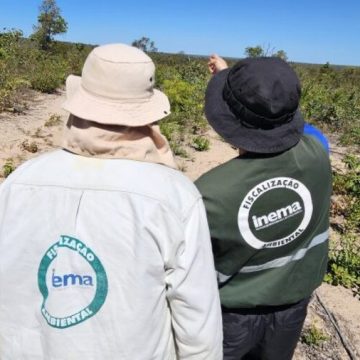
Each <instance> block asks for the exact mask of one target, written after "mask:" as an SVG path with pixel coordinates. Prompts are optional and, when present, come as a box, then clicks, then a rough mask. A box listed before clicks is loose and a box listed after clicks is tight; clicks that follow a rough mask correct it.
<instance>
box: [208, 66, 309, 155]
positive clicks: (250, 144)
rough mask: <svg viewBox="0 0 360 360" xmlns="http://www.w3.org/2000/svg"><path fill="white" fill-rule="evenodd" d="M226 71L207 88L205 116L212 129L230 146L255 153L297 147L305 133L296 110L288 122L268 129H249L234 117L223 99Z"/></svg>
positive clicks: (266, 152) (219, 74) (300, 116)
mask: <svg viewBox="0 0 360 360" xmlns="http://www.w3.org/2000/svg"><path fill="white" fill-rule="evenodd" d="M229 71H230V69H226V70H223V71H221V72H219V73H218V74H216V75H215V76H213V77H212V79H211V80H210V82H209V84H208V86H207V89H206V94H205V115H206V118H207V120H208V122H209V124H210V125H211V126H212V127H213V128H214V130H215V131H216V132H217V133H218V134H219V135H221V136H222V137H223V138H224V139H225V140H226V141H227V142H229V143H230V144H231V145H233V146H235V147H237V148H241V149H244V150H246V151H250V152H255V153H263V154H269V153H277V152H281V151H285V150H287V149H289V148H291V147H292V146H294V145H296V144H297V143H298V141H299V140H300V137H301V135H302V134H303V130H304V119H303V117H302V115H301V113H300V111H299V110H297V111H296V112H295V114H294V117H293V119H292V120H291V121H290V122H288V123H286V124H283V125H281V126H278V127H275V128H273V129H270V130H264V129H255V128H248V127H246V126H244V125H243V124H242V123H241V122H240V121H239V120H238V119H237V118H236V116H235V115H234V114H233V113H232V112H231V110H230V109H229V106H228V105H227V104H226V102H225V101H224V99H223V89H224V85H225V82H226V79H227V76H228V73H229Z"/></svg>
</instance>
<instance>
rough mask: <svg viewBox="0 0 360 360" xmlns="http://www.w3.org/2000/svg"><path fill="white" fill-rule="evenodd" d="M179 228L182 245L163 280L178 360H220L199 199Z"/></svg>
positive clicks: (210, 269)
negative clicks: (182, 227) (182, 233)
mask: <svg viewBox="0 0 360 360" xmlns="http://www.w3.org/2000/svg"><path fill="white" fill-rule="evenodd" d="M183 226H184V237H185V239H184V243H183V246H182V247H181V251H178V254H177V255H176V256H175V260H174V267H173V269H170V270H169V271H167V278H166V281H167V288H168V301H169V304H170V308H171V314H172V326H173V329H174V336H175V341H176V348H177V353H178V359H179V360H183V359H186V360H190V359H191V360H202V359H204V360H205V359H206V360H221V359H222V358H223V354H222V320H221V308H220V300H219V293H218V288H217V282H216V275H215V269H214V261H213V255H212V251H211V243H210V235H209V229H208V224H207V220H206V214H205V209H204V205H203V202H202V201H201V199H199V200H198V201H197V202H196V204H195V205H194V206H193V207H192V209H191V211H190V214H189V215H188V216H187V217H186V219H185V221H184V224H183Z"/></svg>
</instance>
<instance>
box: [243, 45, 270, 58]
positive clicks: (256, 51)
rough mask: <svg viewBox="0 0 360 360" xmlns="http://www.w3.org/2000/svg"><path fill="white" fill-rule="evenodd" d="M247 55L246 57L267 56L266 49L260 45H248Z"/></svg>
mask: <svg viewBox="0 0 360 360" xmlns="http://www.w3.org/2000/svg"><path fill="white" fill-rule="evenodd" d="M245 55H246V57H260V56H265V51H264V49H263V48H262V47H261V46H260V45H258V46H254V47H252V46H248V47H247V48H245Z"/></svg>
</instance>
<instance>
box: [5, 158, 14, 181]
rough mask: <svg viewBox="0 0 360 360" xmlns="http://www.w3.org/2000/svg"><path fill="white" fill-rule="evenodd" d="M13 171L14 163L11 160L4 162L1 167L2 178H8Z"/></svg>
mask: <svg viewBox="0 0 360 360" xmlns="http://www.w3.org/2000/svg"><path fill="white" fill-rule="evenodd" d="M14 170H15V166H14V162H13V160H12V159H8V160H6V162H5V164H4V165H3V175H4V177H8V176H9V175H10V174H11V173H12V172H13V171H14Z"/></svg>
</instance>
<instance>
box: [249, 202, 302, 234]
mask: <svg viewBox="0 0 360 360" xmlns="http://www.w3.org/2000/svg"><path fill="white" fill-rule="evenodd" d="M302 211H303V209H302V207H301V205H300V203H299V202H298V201H295V202H294V203H293V204H291V205H288V206H286V207H283V208H281V209H278V210H276V211H272V212H270V213H269V214H267V215H263V216H259V217H257V216H253V217H252V221H253V224H254V227H255V229H256V230H260V229H264V228H266V227H268V226H271V225H274V224H277V223H279V222H281V221H283V220H286V219H288V218H290V217H292V216H294V215H296V214H299V213H301V212H302Z"/></svg>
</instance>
